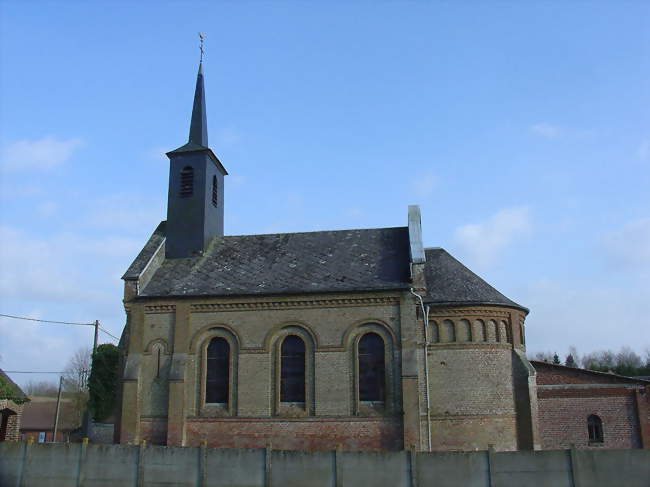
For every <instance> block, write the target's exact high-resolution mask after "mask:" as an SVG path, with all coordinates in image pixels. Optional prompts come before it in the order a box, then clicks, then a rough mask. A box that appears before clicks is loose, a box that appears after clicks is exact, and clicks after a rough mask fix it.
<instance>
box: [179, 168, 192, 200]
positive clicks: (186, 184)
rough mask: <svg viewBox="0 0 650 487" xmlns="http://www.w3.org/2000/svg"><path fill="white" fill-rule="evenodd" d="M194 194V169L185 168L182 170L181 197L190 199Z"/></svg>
mask: <svg viewBox="0 0 650 487" xmlns="http://www.w3.org/2000/svg"><path fill="white" fill-rule="evenodd" d="M193 193H194V169H193V168H192V166H185V167H184V168H183V169H181V189H180V197H181V198H189V197H190V196H192V194H193Z"/></svg>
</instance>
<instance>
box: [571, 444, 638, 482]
mask: <svg viewBox="0 0 650 487" xmlns="http://www.w3.org/2000/svg"><path fill="white" fill-rule="evenodd" d="M575 459H576V463H577V470H578V474H579V479H578V483H577V485H576V487H611V486H612V485H621V486H625V487H648V486H650V450H577V451H576V452H575Z"/></svg>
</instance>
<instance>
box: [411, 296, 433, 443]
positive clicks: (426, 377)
mask: <svg viewBox="0 0 650 487" xmlns="http://www.w3.org/2000/svg"><path fill="white" fill-rule="evenodd" d="M410 291H411V294H412V295H413V296H415V297H416V298H418V300H419V301H420V308H421V309H422V316H423V318H424V381H425V383H426V396H427V447H428V450H429V451H431V401H430V400H429V357H428V356H427V347H428V345H429V307H428V306H426V307H425V306H424V301H423V300H422V296H420V295H419V294H418V293H416V292H415V291H414V290H413V288H411V289H410Z"/></svg>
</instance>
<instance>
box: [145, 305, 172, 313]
mask: <svg viewBox="0 0 650 487" xmlns="http://www.w3.org/2000/svg"><path fill="white" fill-rule="evenodd" d="M174 311H176V305H175V304H152V305H147V306H145V307H144V312H145V313H173V312H174Z"/></svg>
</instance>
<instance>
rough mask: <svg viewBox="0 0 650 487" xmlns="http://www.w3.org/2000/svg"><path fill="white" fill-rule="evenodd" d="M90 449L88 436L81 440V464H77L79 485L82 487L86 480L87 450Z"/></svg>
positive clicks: (78, 486)
mask: <svg viewBox="0 0 650 487" xmlns="http://www.w3.org/2000/svg"><path fill="white" fill-rule="evenodd" d="M87 451H88V438H84V439H82V440H81V448H80V449H79V464H78V465H77V487H81V486H82V485H83V483H84V481H85V480H86V469H85V468H84V466H85V464H86V452H87Z"/></svg>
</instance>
